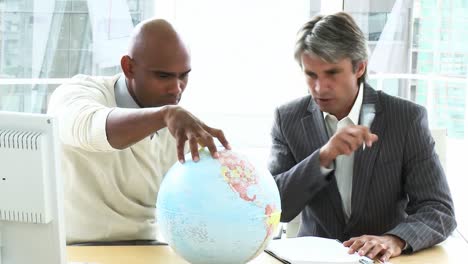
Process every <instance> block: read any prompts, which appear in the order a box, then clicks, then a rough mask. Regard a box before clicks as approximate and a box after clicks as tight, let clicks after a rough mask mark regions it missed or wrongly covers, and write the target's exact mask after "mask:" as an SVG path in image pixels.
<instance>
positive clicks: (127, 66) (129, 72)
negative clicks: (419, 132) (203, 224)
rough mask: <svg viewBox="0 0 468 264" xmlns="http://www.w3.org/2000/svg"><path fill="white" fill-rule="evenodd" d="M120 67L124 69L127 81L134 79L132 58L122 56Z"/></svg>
mask: <svg viewBox="0 0 468 264" xmlns="http://www.w3.org/2000/svg"><path fill="white" fill-rule="evenodd" d="M120 67H122V71H123V72H124V74H125V77H127V79H133V61H132V58H130V56H128V55H125V56H122V58H121V59H120Z"/></svg>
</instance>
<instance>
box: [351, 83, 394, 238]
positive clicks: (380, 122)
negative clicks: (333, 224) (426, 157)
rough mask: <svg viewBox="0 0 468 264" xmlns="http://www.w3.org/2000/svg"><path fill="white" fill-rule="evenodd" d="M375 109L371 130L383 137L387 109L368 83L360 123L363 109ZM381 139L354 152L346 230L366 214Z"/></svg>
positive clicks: (361, 118)
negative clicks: (349, 213) (384, 108)
mask: <svg viewBox="0 0 468 264" xmlns="http://www.w3.org/2000/svg"><path fill="white" fill-rule="evenodd" d="M369 108H372V109H375V117H374V120H373V122H372V124H371V127H370V130H371V131H372V133H374V134H376V135H377V136H379V138H383V134H384V131H385V124H386V122H385V111H383V106H382V104H381V102H380V99H379V95H378V93H377V92H376V91H375V90H374V89H372V88H371V87H370V86H368V85H367V84H366V85H365V88H364V99H363V105H362V107H361V116H360V118H359V119H360V121H359V122H360V124H361V123H362V122H363V119H364V118H363V115H362V113H363V109H369ZM380 145H381V144H380V141H379V140H377V141H376V142H374V144H373V145H372V147H371V148H365V150H363V149H362V148H358V150H357V151H356V152H354V168H353V187H352V188H353V190H352V196H351V217H350V219H349V221H348V224H347V226H346V230H345V232H346V231H347V232H349V230H351V229H352V227H353V226H354V225H355V224H356V223H357V222H358V220H359V217H360V216H362V215H363V214H365V212H364V209H365V205H366V200H367V193H368V189H369V186H370V182H371V178H372V172H373V168H374V165H375V160H376V158H377V154H378V152H379V149H380Z"/></svg>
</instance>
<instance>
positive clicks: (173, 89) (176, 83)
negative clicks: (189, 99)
mask: <svg viewBox="0 0 468 264" xmlns="http://www.w3.org/2000/svg"><path fill="white" fill-rule="evenodd" d="M184 87H185V82H184V81H183V80H180V79H178V78H174V80H173V81H172V82H171V83H170V85H169V87H168V93H170V94H174V95H179V94H180V93H181V92H182V90H183V89H184Z"/></svg>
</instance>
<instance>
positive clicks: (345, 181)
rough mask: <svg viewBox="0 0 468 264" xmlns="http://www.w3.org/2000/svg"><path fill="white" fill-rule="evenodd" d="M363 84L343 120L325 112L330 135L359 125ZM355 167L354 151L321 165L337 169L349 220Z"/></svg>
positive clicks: (345, 212) (342, 198)
mask: <svg viewBox="0 0 468 264" xmlns="http://www.w3.org/2000/svg"><path fill="white" fill-rule="evenodd" d="M363 89H364V87H363V85H362V83H361V85H360V86H359V92H358V96H357V98H356V100H355V101H354V105H353V107H352V108H351V111H350V112H349V113H348V115H347V116H346V117H344V118H342V119H341V120H338V119H337V118H336V117H335V116H334V115H332V114H330V113H326V112H323V117H324V119H325V124H326V128H327V132H328V136H329V137H332V136H333V135H334V134H335V133H336V131H338V130H340V129H342V128H344V127H347V126H350V125H357V124H358V123H359V113H360V112H361V107H362V100H363ZM353 167H354V153H351V155H339V156H338V157H336V159H335V162H334V164H332V165H331V167H330V168H324V167H321V171H322V173H324V174H328V173H330V172H331V171H332V170H333V169H334V170H335V178H336V183H337V185H338V191H339V192H340V195H341V201H342V203H343V211H344V215H345V220H346V221H348V219H349V217H350V215H351V194H352V191H353Z"/></svg>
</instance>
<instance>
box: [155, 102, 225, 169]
mask: <svg viewBox="0 0 468 264" xmlns="http://www.w3.org/2000/svg"><path fill="white" fill-rule="evenodd" d="M162 111H164V121H165V124H166V126H167V128H168V129H169V131H170V132H171V134H172V136H173V137H174V138H175V139H176V142H177V143H176V144H177V158H178V160H179V161H180V162H181V163H184V162H185V158H184V147H185V142H186V141H187V140H188V141H189V146H190V152H191V153H192V159H193V161H198V160H200V154H199V151H198V150H199V148H198V145H199V144H200V145H201V146H206V147H207V148H208V149H209V151H210V153H211V156H213V158H217V157H218V151H217V148H216V145H215V142H214V139H213V138H217V139H218V141H219V142H220V143H221V144H222V145H223V146H224V147H225V148H226V149H231V147H230V145H229V142H228V141H227V139H226V137H225V136H224V133H223V131H222V130H220V129H216V128H212V127H209V126H207V125H206V124H205V123H203V122H202V121H201V120H199V119H198V118H197V117H195V116H194V115H192V114H191V113H190V112H188V111H187V110H185V109H184V108H182V107H180V106H176V105H170V106H165V107H164V109H163V110H162Z"/></svg>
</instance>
